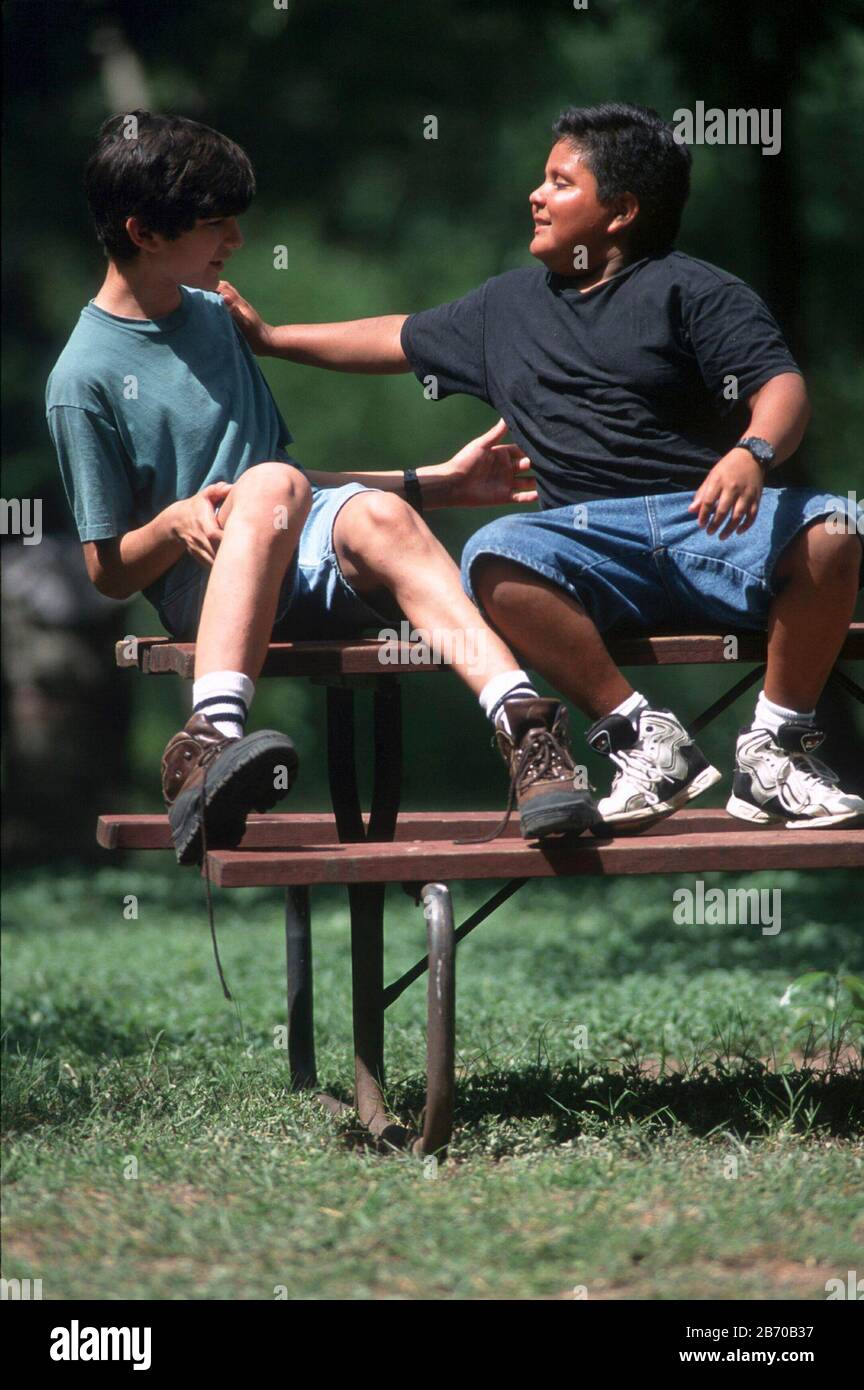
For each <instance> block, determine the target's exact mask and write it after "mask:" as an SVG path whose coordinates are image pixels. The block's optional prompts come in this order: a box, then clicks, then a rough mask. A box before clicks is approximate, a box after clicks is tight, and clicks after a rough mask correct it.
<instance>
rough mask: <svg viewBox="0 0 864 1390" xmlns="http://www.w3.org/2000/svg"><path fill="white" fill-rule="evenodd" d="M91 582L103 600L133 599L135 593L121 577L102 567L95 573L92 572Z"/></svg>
mask: <svg viewBox="0 0 864 1390" xmlns="http://www.w3.org/2000/svg"><path fill="white" fill-rule="evenodd" d="M90 582H91V583H92V585H93V587H94V588H95V589H96V590H97V592H98V593H100V594H101V595H102V597H103V598H113V599H118V600H123V599H128V598H131V597H132V594H133V592H134V591H133V590H132V589H130V588H129V586H128V584H126V583H125V582H124V580H123V577H122V576H121V575H118V574H113V573H111V571H109V570H104V569H102V567H101V566H99V567H97V568H96V569H95V571H94V570H91V572H90Z"/></svg>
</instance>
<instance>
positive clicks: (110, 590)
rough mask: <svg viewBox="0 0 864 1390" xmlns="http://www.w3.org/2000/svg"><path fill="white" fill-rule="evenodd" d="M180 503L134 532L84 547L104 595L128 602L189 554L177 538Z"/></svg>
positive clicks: (93, 573)
mask: <svg viewBox="0 0 864 1390" xmlns="http://www.w3.org/2000/svg"><path fill="white" fill-rule="evenodd" d="M175 511H176V503H175V504H172V505H171V506H170V507H166V508H165V510H164V511H162V512H160V513H159V515H158V516H155V517H154V518H153V520H152V521H148V522H147V524H146V525H145V526H139V527H137V528H136V529H135V530H134V531H127V532H126V533H125V534H124V535H122V536H118V537H115V538H114V539H112V540H110V541H90V542H88V543H87V544H85V546H84V555H85V560H86V563H87V572H88V574H89V576H90V578H91V580H92V581H93V583H94V584H95V586H96V588H97V589H98V590H99V592H100V593H101V594H105V595H106V596H107V597H108V598H116V599H126V598H131V596H132V595H133V594H137V593H139V592H140V590H141V589H146V588H147V587H148V586H149V585H150V584H153V583H155V581H156V580H157V579H159V577H160V576H161V575H163V574H164V573H165V571H166V570H168V569H170V568H171V566H172V565H174V564H176V563H177V561H178V560H179V559H180V558H181V556H182V555H184V554H185V552H186V546H185V545H184V543H183V541H182V540H180V539H179V537H178V536H177V535H176V534H175V531H174V519H175Z"/></svg>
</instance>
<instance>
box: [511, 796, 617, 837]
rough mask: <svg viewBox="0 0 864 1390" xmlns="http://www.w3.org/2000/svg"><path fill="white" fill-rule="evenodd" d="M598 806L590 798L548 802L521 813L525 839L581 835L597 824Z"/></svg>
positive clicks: (520, 821) (528, 808)
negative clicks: (575, 800)
mask: <svg viewBox="0 0 864 1390" xmlns="http://www.w3.org/2000/svg"><path fill="white" fill-rule="evenodd" d="M597 820H598V816H597V808H596V807H595V805H594V803H593V802H591V801H588V800H585V801H577V802H573V801H571V800H569V799H568V800H566V801H561V802H558V803H557V804H556V803H555V802H551V803H550V802H546V804H545V805H539V806H530V807H527V808H526V809H525V810H524V811H520V813H519V829H520V830H521V832H522V838H523V840H542V839H546V838H547V837H548V836H550V835H581V834H582V831H583V830H590V829H591V828H592V827H593V826H595V825H596V824H597Z"/></svg>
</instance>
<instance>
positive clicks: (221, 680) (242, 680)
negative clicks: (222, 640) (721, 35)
mask: <svg viewBox="0 0 864 1390" xmlns="http://www.w3.org/2000/svg"><path fill="white" fill-rule="evenodd" d="M254 694H255V683H254V681H251V680H250V679H249V677H248V676H244V674H243V672H242V671H210V672H209V673H208V674H207V675H206V676H202V677H201V679H200V680H197V681H195V682H194V684H193V686H192V711H193V713H194V714H203V715H204V716H205V717H206V718H207V719H209V720H210V723H211V724H212V725H213V727H214V728H215V729H218V730H219V732H220V734H224V735H225V737H226V738H242V737H243V734H244V733H245V731H246V716H247V714H248V713H249V706H250V705H251V703H252V696H253V695H254Z"/></svg>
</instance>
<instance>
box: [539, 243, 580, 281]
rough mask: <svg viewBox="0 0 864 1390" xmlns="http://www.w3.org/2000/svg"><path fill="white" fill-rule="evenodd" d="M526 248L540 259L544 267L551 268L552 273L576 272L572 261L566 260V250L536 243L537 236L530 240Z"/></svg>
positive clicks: (565, 273) (572, 273) (571, 273)
mask: <svg viewBox="0 0 864 1390" xmlns="http://www.w3.org/2000/svg"><path fill="white" fill-rule="evenodd" d="M528 250H529V251H530V253H531V255H532V256H533V257H534V258H535V260H538V261H542V263H543V265H545V267H546V269H547V270H551V271H552V273H553V274H554V275H575V274H576V272H575V271H574V269H573V264H572V262H571V261H570V260H568V257H567V253H566V252H561V251H557V250H555V249H554V248H553V247H547V246H544V245H543V244H542V242H540V244H539V245H538V238H537V237H535V238H534V240H533V241H532V242H531V245H530V246H529V247H528Z"/></svg>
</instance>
